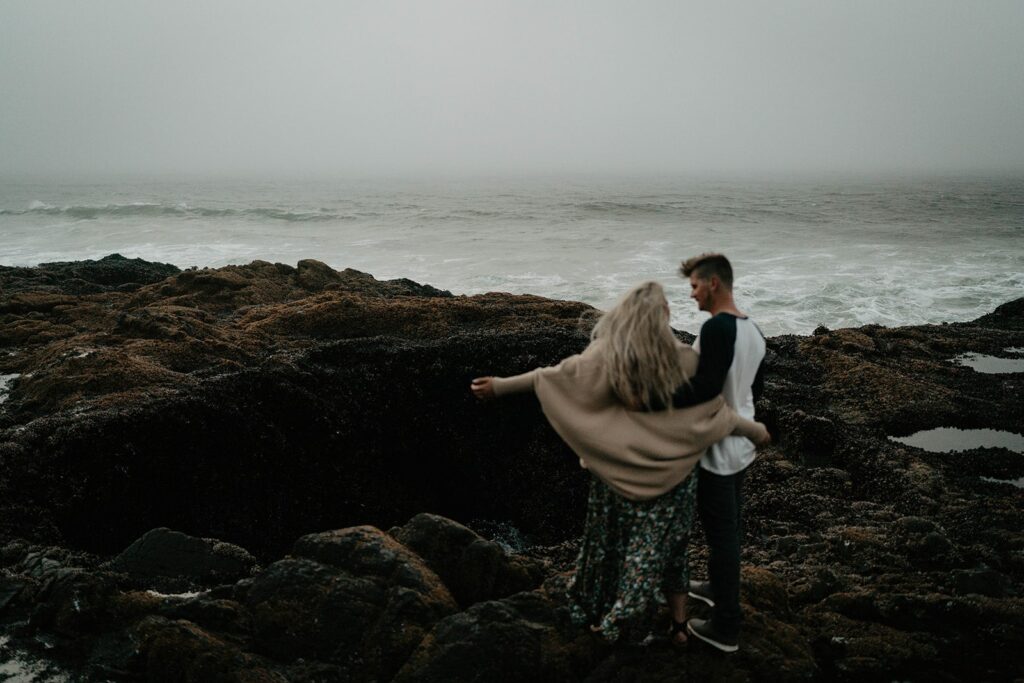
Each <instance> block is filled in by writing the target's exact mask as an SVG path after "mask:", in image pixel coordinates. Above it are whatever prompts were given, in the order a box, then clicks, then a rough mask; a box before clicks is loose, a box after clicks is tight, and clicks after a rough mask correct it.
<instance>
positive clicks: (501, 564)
mask: <svg viewBox="0 0 1024 683" xmlns="http://www.w3.org/2000/svg"><path fill="white" fill-rule="evenodd" d="M392 534H393V535H394V537H395V538H397V539H398V540H399V541H400V542H401V543H402V544H403V545H405V546H406V547H408V548H410V549H411V550H414V551H415V552H416V553H418V554H419V555H420V557H422V558H423V559H424V560H425V561H426V563H427V564H428V565H429V566H430V568H431V569H433V570H434V571H435V572H436V573H437V575H438V576H440V577H441V580H442V581H444V583H445V585H446V586H448V589H449V590H450V591H451V592H452V595H453V596H454V597H455V599H456V600H457V601H458V603H459V605H461V606H462V607H463V608H466V607H469V606H470V605H472V604H474V603H476V602H480V601H482V600H493V599H497V598H503V597H506V596H508V595H512V594H513V593H518V592H520V591H524V590H529V589H531V588H536V587H537V586H538V585H539V584H540V582H541V579H542V578H543V576H542V573H541V568H540V565H539V564H538V563H536V562H530V561H528V560H526V559H525V558H515V557H509V556H508V555H506V553H505V551H504V550H503V549H502V548H501V546H500V545H498V544H497V543H494V542H493V541H488V540H486V539H484V538H481V537H480V536H479V535H477V534H476V533H475V532H474V531H472V530H471V529H468V528H467V527H464V526H463V525H461V524H459V523H458V522H454V521H452V520H450V519H447V518H445V517H441V516H439V515H431V514H427V513H421V514H418V515H416V516H415V517H413V518H412V519H411V520H409V521H408V522H407V523H406V524H405V525H404V526H402V527H399V528H398V529H395V530H394V531H393V532H392Z"/></svg>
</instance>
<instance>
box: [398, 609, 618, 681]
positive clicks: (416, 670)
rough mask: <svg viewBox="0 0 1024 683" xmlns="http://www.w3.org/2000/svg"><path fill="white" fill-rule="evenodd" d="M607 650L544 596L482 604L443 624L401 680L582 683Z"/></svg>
mask: <svg viewBox="0 0 1024 683" xmlns="http://www.w3.org/2000/svg"><path fill="white" fill-rule="evenodd" d="M604 647H605V646H604V645H603V644H602V643H601V642H600V641H599V639H598V638H597V637H595V636H593V635H591V634H589V633H587V632H586V631H585V630H583V629H580V628H578V627H576V626H575V625H574V624H573V623H572V621H571V620H570V619H569V613H568V610H567V609H566V608H565V607H564V606H561V605H558V604H557V603H555V602H553V601H552V600H551V599H549V598H547V597H546V596H544V595H543V594H542V593H541V592H539V591H532V592H528V593H519V594H516V595H513V596H511V597H508V598H504V599H503V600H496V601H490V602H482V603H478V604H476V605H473V606H472V607H470V608H469V609H468V610H466V611H465V612H460V613H458V614H455V615H452V616H450V617H448V618H446V619H444V620H442V621H440V622H439V623H438V624H437V625H436V626H435V627H434V628H433V630H431V632H430V634H429V635H428V636H427V637H426V638H425V639H424V640H423V642H422V643H421V644H420V646H419V647H418V648H417V649H416V651H415V652H414V653H413V654H412V656H411V657H410V658H409V660H408V662H406V663H405V665H404V666H403V667H402V668H401V670H400V671H399V672H398V675H397V676H396V677H395V679H394V680H395V683H406V682H408V681H439V682H440V681H456V680H465V678H466V675H467V673H468V672H472V673H471V674H470V676H471V677H472V678H473V679H475V680H480V681H494V682H495V683H499V682H501V681H509V682H512V681H526V680H535V681H569V680H579V679H581V678H582V677H583V675H584V673H585V672H586V671H588V670H589V669H590V668H592V666H593V664H594V663H595V660H596V659H597V658H598V657H599V656H600V655H601V654H602V653H603V650H604Z"/></svg>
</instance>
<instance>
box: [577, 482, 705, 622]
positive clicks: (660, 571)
mask: <svg viewBox="0 0 1024 683" xmlns="http://www.w3.org/2000/svg"><path fill="white" fill-rule="evenodd" d="M696 495H697V477H696V472H694V473H693V474H691V475H690V476H689V477H687V478H686V479H685V480H684V481H683V482H682V483H681V484H679V485H678V486H676V487H675V488H674V489H672V490H671V491H669V492H668V493H666V494H665V495H663V496H659V497H658V498H655V499H653V500H647V501H637V502H635V501H630V500H626V499H625V498H623V497H622V496H619V495H618V494H616V493H614V492H613V491H612V490H611V489H610V488H608V486H607V485H606V484H605V483H604V482H602V481H601V480H600V479H598V478H596V477H594V478H593V479H592V481H591V484H590V497H589V499H588V501H587V520H586V525H585V527H584V530H583V539H582V541H581V543H580V554H579V557H578V558H577V560H576V574H575V576H574V577H573V578H572V580H571V581H570V583H569V588H568V593H567V595H568V599H569V610H570V613H571V614H572V618H573V621H575V622H576V623H577V624H579V625H581V626H582V625H586V626H596V627H597V628H598V629H599V630H600V633H601V635H602V636H604V638H605V639H606V640H609V641H615V640H618V639H619V637H620V636H622V635H623V633H624V631H623V629H624V627H626V628H627V630H629V631H631V630H632V629H630V628H629V627H630V626H636V627H638V628H640V629H641V630H644V629H649V626H650V623H649V622H647V623H642V622H643V620H644V618H645V617H646V618H649V617H651V616H652V615H653V612H654V610H655V609H656V607H657V605H658V604H659V600H660V595H661V593H662V591H668V592H672V593H685V592H686V590H687V588H688V586H689V579H690V574H689V564H688V562H687V545H688V543H689V538H690V528H691V527H692V526H693V515H694V509H695V504H694V503H695V501H696ZM644 632H646V631H644Z"/></svg>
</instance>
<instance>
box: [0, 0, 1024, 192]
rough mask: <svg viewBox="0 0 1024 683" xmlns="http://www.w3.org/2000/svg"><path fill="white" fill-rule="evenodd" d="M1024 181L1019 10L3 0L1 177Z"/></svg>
mask: <svg viewBox="0 0 1024 683" xmlns="http://www.w3.org/2000/svg"><path fill="white" fill-rule="evenodd" d="M872 169H884V170H922V171H946V170H954V171H955V170H1024V1H1022V0H1007V1H1005V2H1004V1H1000V0H983V1H974V0H957V1H955V2H947V1H945V0H923V1H920V2H903V1H899V0H879V1H870V0H849V1H844V2H839V1H835V2H829V1H826V0H807V1H806V2H788V1H777V2H776V1H772V2H760V1H757V2H755V1H750V2H723V1H721V0H716V1H714V2H710V1H703V2H683V1H680V0H670V1H666V2H653V1H652V2H642V1H641V2H624V1H621V0H620V1H616V2H598V1H596V0H585V1H581V2H558V1H557V0H543V1H540V2H532V1H526V0H508V1H500V2H499V1H488V0H465V1H443V0H409V1H408V2H389V1H386V0H368V1H366V2H363V1H356V0H330V1H326V2H302V1H298V2H287V3H286V2H284V1H283V0H282V1H281V2H274V3H270V2H256V1H254V0H244V1H239V2H227V1H218V0H202V1H200V2H192V1H190V0H173V1H172V0H167V1H165V2H147V1H143V0H125V1H123V2H111V1H102V0H89V1H88V2H82V1H79V0H67V1H66V2H49V1H45V0H30V1H20V0H19V1H15V0H3V1H0V173H2V174H5V175H7V176H11V175H14V176H18V175H21V174H24V175H29V174H47V173H86V174H97V175H102V174H108V173H124V172H151V173H163V172H172V173H182V172H184V173H207V172H215V173H232V172H249V173H265V174H274V173H320V172H325V173H330V172H344V173H353V172H354V173H360V172H385V173H386V172H413V173H415V172H421V171H432V170H453V171H469V172H477V171H498V172H500V171H514V172H521V171H598V172H645V171H648V172H661V171H684V172H694V171H695V172H701V171H705V170H716V171H722V170H724V171H730V170H735V171H777V170H811V171H818V170H832V171H851V170H852V171H857V170H872Z"/></svg>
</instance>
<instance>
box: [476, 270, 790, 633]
mask: <svg viewBox="0 0 1024 683" xmlns="http://www.w3.org/2000/svg"><path fill="white" fill-rule="evenodd" d="M680 273H681V274H682V276H683V277H687V278H689V280H690V286H691V289H692V292H691V294H690V296H691V298H693V299H694V300H695V301H696V302H697V305H698V307H699V308H700V310H702V311H708V312H709V313H711V315H712V317H711V319H710V320H708V321H707V322H705V323H704V325H703V326H702V327H701V331H700V336H699V337H698V338H697V341H696V343H695V344H694V346H693V347H692V348H691V347H689V346H687V345H685V344H682V343H680V342H679V341H678V340H676V338H675V336H674V335H673V333H672V331H671V329H670V327H669V308H668V302H667V301H666V299H665V294H664V291H663V290H662V288H661V286H660V285H659V284H657V283H655V282H646V283H643V284H641V285H639V286H637V287H635V288H633V289H632V290H630V291H629V292H628V293H626V295H625V296H624V297H623V298H622V299H621V300H620V301H619V303H618V304H617V305H616V306H615V307H614V308H612V309H611V310H609V311H608V312H606V313H605V314H604V315H603V316H601V318H600V319H599V320H598V322H597V324H596V325H595V327H594V329H593V332H592V333H591V343H590V345H589V346H588V347H587V348H586V350H584V351H583V353H581V354H579V355H576V356H571V357H569V358H566V359H565V360H563V361H562V362H561V363H560V364H559V365H557V366H555V367H550V368H538V369H536V370H533V371H531V372H527V373H525V374H523V375H517V376H515V377H505V378H502V377H481V378H477V379H474V380H473V384H472V386H471V389H472V391H473V393H474V394H475V395H476V396H477V398H480V399H491V398H494V397H500V396H504V395H507V394H511V393H516V392H523V391H534V392H535V393H536V395H537V397H538V399H539V400H540V402H541V405H542V407H543V409H544V413H545V415H546V416H547V418H548V420H549V422H550V423H551V425H552V427H554V429H555V431H557V432H558V434H559V435H560V436H561V437H562V438H563V439H564V440H565V442H566V443H567V444H568V445H569V446H570V447H571V448H572V449H573V451H574V452H575V453H576V454H577V455H578V456H579V458H580V464H581V466H583V467H584V468H587V469H589V470H590V472H591V474H592V475H593V476H592V477H591V485H590V496H589V499H588V502H587V517H586V522H585V527H584V532H583V538H582V541H581V546H580V554H579V557H578V558H577V561H576V573H575V575H574V577H573V579H572V581H571V583H570V586H569V592H568V598H569V608H570V612H571V613H572V616H573V619H574V621H576V622H577V623H579V624H581V625H583V624H586V625H588V626H589V627H590V628H591V630H592V631H594V632H597V633H600V634H601V635H602V636H603V637H604V638H605V639H606V640H608V641H615V640H618V639H619V638H620V636H622V635H623V634H624V633H628V634H629V635H630V636H633V637H635V636H636V634H638V633H641V634H642V633H644V632H645V629H646V625H644V624H642V621H643V617H645V616H649V615H650V614H651V613H652V611H653V609H654V608H655V606H656V604H657V601H658V593H659V592H661V593H663V594H664V596H665V599H666V601H667V603H668V606H669V612H670V615H671V619H672V626H671V630H670V633H671V636H672V638H673V639H674V641H675V642H677V643H684V642H686V640H687V634H689V635H692V636H695V637H697V638H699V639H700V640H703V641H705V642H707V643H709V644H711V645H713V646H714V647H716V648H718V649H720V650H723V651H725V652H734V651H736V650H737V649H738V636H739V628H740V604H739V580H740V538H739V534H740V507H741V493H742V484H743V475H744V471H745V470H746V468H747V466H748V465H750V463H751V462H753V460H754V456H755V454H754V448H755V444H757V445H763V444H766V443H768V442H769V441H770V437H769V435H768V431H767V429H765V426H764V425H763V424H761V423H760V422H753V421H752V420H751V418H753V416H754V400H755V398H756V397H757V396H758V395H759V394H760V390H761V383H762V381H761V376H762V371H761V367H762V361H763V359H764V355H765V342H764V337H763V336H762V335H761V333H760V331H759V330H758V329H757V327H756V326H755V325H754V324H753V323H752V322H751V321H750V319H749V318H747V317H746V316H745V315H743V314H742V313H741V312H740V311H739V310H738V309H737V308H736V305H735V303H734V302H733V297H732V267H731V265H730V264H729V261H728V259H726V258H725V256H722V255H721V254H702V255H700V256H697V257H694V258H691V259H689V260H687V261H686V262H684V263H683V264H682V266H681V267H680ZM698 352H699V355H698ZM698 461H699V465H698ZM695 511H696V512H697V513H699V514H700V517H701V523H702V524H703V526H704V531H705V534H706V537H707V542H708V547H709V561H708V573H709V579H710V581H708V582H698V581H691V580H690V579H689V566H688V563H687V544H688V542H689V534H690V527H691V525H692V522H693V516H694V512H695ZM687 595H689V596H691V597H693V598H696V599H698V600H702V601H703V602H706V603H708V604H709V605H710V606H711V607H712V608H713V611H712V616H711V618H710V619H709V620H706V621H705V620H702V619H695V618H694V619H689V620H687V618H686V617H687ZM629 639H633V638H629Z"/></svg>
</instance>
